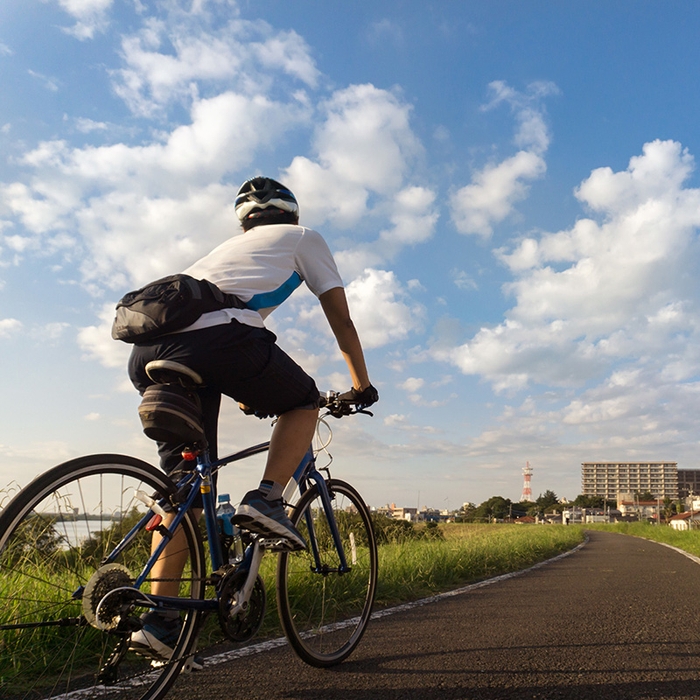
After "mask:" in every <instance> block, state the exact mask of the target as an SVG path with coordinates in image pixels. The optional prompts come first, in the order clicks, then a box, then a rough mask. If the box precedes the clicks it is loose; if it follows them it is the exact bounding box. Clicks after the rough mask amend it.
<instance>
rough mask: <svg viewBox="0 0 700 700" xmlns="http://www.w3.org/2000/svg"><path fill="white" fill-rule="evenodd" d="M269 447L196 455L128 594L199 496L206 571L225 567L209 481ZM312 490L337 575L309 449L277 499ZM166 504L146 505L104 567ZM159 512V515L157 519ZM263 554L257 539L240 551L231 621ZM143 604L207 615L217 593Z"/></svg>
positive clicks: (336, 538)
mask: <svg viewBox="0 0 700 700" xmlns="http://www.w3.org/2000/svg"><path fill="white" fill-rule="evenodd" d="M269 447H270V443H269V442H264V443H260V444H259V445H254V446H252V447H249V448H246V449H244V450H241V451H240V452H236V453H234V454H232V455H228V456H227V457H223V458H222V459H219V460H215V461H214V462H211V461H210V459H209V452H208V450H203V451H202V452H201V453H199V454H198V455H197V460H196V466H195V468H194V470H193V472H192V474H190V475H187V476H186V477H184V478H183V479H182V480H181V481H180V482H179V483H178V484H177V487H178V489H181V488H183V487H186V488H188V489H189V492H188V493H187V496H186V497H185V499H184V500H183V501H182V502H181V503H180V504H179V505H178V507H177V510H176V512H175V516H174V518H173V519H172V520H171V521H170V523H169V524H168V526H167V527H165V526H163V525H161V524H158V526H157V527H155V528H153V529H156V530H158V531H159V532H160V533H161V535H163V537H162V539H161V541H160V543H159V545H158V546H157V547H156V549H155V550H154V551H153V552H152V553H151V556H150V558H149V559H148V561H147V562H146V564H145V566H144V567H143V569H142V570H141V572H140V573H139V575H138V577H137V578H136V580H135V581H134V584H133V585H134V588H137V589H138V588H140V587H141V585H142V584H143V583H144V581H145V580H146V578H147V577H148V574H149V573H150V571H151V569H152V568H153V566H154V564H155V562H156V561H157V560H158V558H159V557H160V555H161V554H162V553H163V550H164V549H165V547H166V546H167V544H168V542H169V541H170V540H171V539H172V536H173V533H174V532H175V531H176V530H177V528H178V527H179V525H180V523H181V522H182V520H183V518H184V517H185V515H186V514H187V513H188V512H189V510H190V509H191V508H192V505H193V503H194V501H195V499H196V497H197V494H201V496H202V503H203V509H204V519H205V526H206V531H207V539H208V542H209V554H210V557H211V563H212V571H218V570H220V569H222V567H224V565H225V564H226V562H225V561H224V558H223V552H222V549H221V546H220V544H219V533H218V528H217V520H216V506H215V500H214V497H215V489H214V488H213V485H212V482H213V478H212V477H213V475H214V474H215V473H216V472H217V471H218V470H219V469H221V468H222V467H224V466H226V465H227V464H230V463H232V462H237V461H240V460H242V459H245V458H247V457H251V456H253V455H256V454H260V453H262V452H266V451H267V450H268V449H269ZM313 485H316V487H317V488H318V491H319V495H320V497H321V502H322V504H323V509H324V511H325V515H326V518H327V520H328V523H329V525H330V529H331V536H332V538H333V543H334V545H335V548H336V550H337V552H338V558H339V562H340V566H339V573H341V574H342V573H345V572H347V571H349V570H350V568H349V567H348V564H347V560H346V558H345V552H344V549H343V545H342V542H341V537H340V533H339V531H338V526H337V524H336V521H335V517H334V515H333V506H332V503H331V495H330V493H329V492H328V488H327V486H326V481H325V479H324V478H323V475H322V474H321V473H320V472H319V471H318V470H317V469H316V459H315V456H314V452H313V448H312V447H311V446H310V447H309V449H308V450H307V452H306V454H305V455H304V457H303V458H302V460H301V462H300V463H299V466H298V467H297V469H296V471H295V472H294V475H293V476H292V478H291V479H290V481H289V483H288V484H287V486H286V487H285V490H284V494H283V498H284V500H285V501H289V500H290V499H291V498H292V497H293V495H294V492H295V491H296V489H297V488H298V489H299V491H300V493H301V494H304V493H305V492H306V491H307V489H309V488H312V486H313ZM168 506H169V504H167V502H166V501H165V499H163V500H161V502H160V503H155V502H152V503H151V504H150V509H149V511H148V512H147V513H146V514H145V515H144V517H143V518H141V520H140V521H139V522H138V523H137V524H136V525H135V526H134V527H133V528H132V529H131V530H130V531H129V532H128V533H127V535H126V536H125V537H124V538H123V539H122V541H121V542H120V543H119V544H118V545H117V546H116V547H115V549H114V550H112V552H111V553H110V555H109V556H108V557H106V558H105V560H104V562H103V563H104V564H109V563H111V562H113V561H115V560H116V559H117V557H118V556H119V554H120V553H121V552H122V551H123V550H124V549H125V548H126V547H127V546H128V545H129V543H130V542H131V540H132V539H133V538H134V537H135V536H136V535H137V533H139V532H140V531H141V530H143V529H144V528H146V527H147V525H148V524H149V522H150V521H151V520H152V519H153V518H154V516H157V515H159V514H160V513H163V508H164V507H168ZM159 511H160V513H159ZM306 521H307V526H308V531H309V539H310V542H309V545H310V547H311V551H312V554H313V558H314V562H315V567H314V569H313V570H314V571H315V572H316V573H321V572H322V567H321V560H320V555H319V551H318V547H317V544H316V538H315V536H314V534H313V533H314V529H313V523H312V519H311V514H310V513H307V514H306ZM264 551H265V550H264V548H263V547H262V546H261V544H260V541H259V539H258V538H256V539H255V540H254V542H253V543H252V544H251V545H249V546H248V547H247V549H246V551H245V554H244V558H243V561H242V562H241V563H240V564H239V565H238V567H237V569H238V570H242V571H248V575H247V577H246V581H245V583H244V585H243V587H242V589H241V591H240V592H239V594H238V595H237V596H236V602H235V604H234V606H233V608H232V610H231V614H232V615H234V614H236V612H237V611H238V609H239V608H243V607H244V605H245V603H246V602H247V601H248V599H249V597H250V594H251V592H252V590H253V586H254V584H255V580H256V578H257V575H258V570H259V566H260V562H261V560H262V556H263V554H264ZM143 595H144V598H145V600H146V601H148V604H149V606H151V607H154V608H167V609H170V610H200V611H211V610H215V609H216V608H217V607H218V593H217V598H213V599H208V600H196V599H192V598H177V597H170V596H159V595H151V594H150V593H149V594H143Z"/></svg>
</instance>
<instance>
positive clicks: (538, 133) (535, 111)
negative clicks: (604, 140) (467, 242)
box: [450, 81, 557, 238]
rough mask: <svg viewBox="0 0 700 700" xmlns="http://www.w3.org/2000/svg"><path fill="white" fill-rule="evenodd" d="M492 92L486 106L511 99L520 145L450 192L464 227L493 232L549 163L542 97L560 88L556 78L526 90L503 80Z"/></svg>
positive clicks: (457, 221)
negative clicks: (508, 155)
mask: <svg viewBox="0 0 700 700" xmlns="http://www.w3.org/2000/svg"><path fill="white" fill-rule="evenodd" d="M489 88H490V90H491V92H492V94H493V98H492V100H491V101H490V102H489V103H488V104H487V105H485V106H484V109H485V110H489V109H493V108H495V107H496V106H498V105H500V104H501V103H504V102H505V103H507V104H509V105H510V107H511V109H512V110H513V112H514V114H515V118H516V121H517V124H518V128H517V131H516V134H515V138H514V143H515V145H516V146H517V147H519V148H520V150H519V151H518V152H517V153H516V154H515V155H513V156H510V157H509V158H506V159H504V160H503V161H501V162H499V163H489V164H487V165H486V166H485V167H484V168H483V169H482V170H480V171H478V172H476V173H474V175H473V176H472V181H471V183H470V184H469V185H466V186H464V187H461V188H460V189H458V190H457V191H456V192H454V193H453V194H452V196H451V197H450V208H451V212H452V221H453V223H454V225H455V227H456V228H457V230H458V231H459V232H460V233H465V234H478V235H480V236H482V237H484V238H488V237H489V236H490V235H491V234H492V233H493V225H494V224H497V223H499V222H501V221H503V220H504V219H505V218H506V217H508V216H509V215H510V214H511V212H512V211H513V209H514V206H515V204H516V203H517V202H519V201H521V200H523V199H524V198H525V197H526V196H527V193H528V189H529V183H530V182H531V181H532V180H535V179H537V178H540V177H542V175H544V173H545V171H546V169H547V166H546V163H545V160H544V158H543V155H544V153H545V152H546V150H547V148H548V146H549V131H548V128H547V125H546V122H545V118H544V111H543V110H544V108H543V107H542V104H541V101H542V99H543V98H544V97H546V96H548V95H551V94H554V93H556V92H557V88H556V86H555V85H554V84H552V83H543V82H537V83H532V84H531V85H529V86H528V89H527V91H526V92H525V93H520V92H518V91H517V90H514V89H513V88H511V87H509V86H508V85H507V84H506V83H504V82H502V81H495V82H493V83H491V84H490V86H489Z"/></svg>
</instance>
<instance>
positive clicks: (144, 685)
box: [0, 455, 204, 700]
mask: <svg viewBox="0 0 700 700" xmlns="http://www.w3.org/2000/svg"><path fill="white" fill-rule="evenodd" d="M174 490H175V487H174V485H173V483H172V482H171V481H170V480H169V479H168V478H167V477H166V476H165V474H163V473H162V472H160V471H159V470H157V469H155V468H154V467H152V466H150V465H149V464H146V463H145V462H142V461H141V460H137V459H133V458H131V457H125V456H122V455H92V456H88V457H81V458H79V459H74V460H71V461H70V462H66V463H64V464H61V465H59V466H57V467H54V468H53V469H51V470H49V471H48V472H46V473H45V474H43V475H41V476H40V477H38V478H37V479H35V480H34V481H33V482H32V483H31V484H29V485H28V486H27V487H26V488H25V489H23V490H22V491H20V492H19V494H18V495H17V496H15V498H14V499H13V500H12V501H11V502H10V503H9V504H8V505H7V507H6V508H5V509H4V510H3V511H2V513H1V514H0V697H3V698H12V699H13V700H15V699H17V700H19V699H20V698H22V699H24V698H32V699H33V698H64V697H70V698H73V697H75V698H102V697H103V696H104V697H108V698H119V700H156V698H160V697H162V695H163V694H164V693H165V692H166V691H167V689H168V688H169V687H170V685H171V684H172V683H173V682H174V680H175V679H176V678H177V676H178V674H179V672H180V669H181V668H182V666H183V664H184V663H185V661H186V658H187V654H188V652H189V651H190V650H191V648H192V646H193V644H194V643H195V642H196V634H197V629H198V622H199V615H198V614H197V613H195V612H194V611H188V612H186V613H183V614H182V616H181V619H180V633H179V635H178V638H177V641H175V642H173V644H174V652H173V655H172V659H171V661H170V662H169V663H165V664H164V665H161V666H160V667H159V668H153V666H152V665H151V660H150V659H149V658H147V657H145V656H143V655H139V654H136V653H134V652H131V651H129V629H131V628H132V627H131V626H133V624H134V623H135V621H137V619H138V616H139V613H142V612H143V611H144V610H145V609H146V608H145V606H144V602H143V597H142V596H141V597H140V599H139V601H137V602H136V603H135V607H130V602H133V600H134V598H135V597H139V596H138V594H137V593H136V592H135V589H134V588H133V587H131V584H132V582H133V580H134V579H135V578H136V576H137V575H138V574H139V573H140V571H141V569H142V568H143V566H144V564H145V563H146V561H147V560H148V557H149V554H150V546H151V545H150V541H151V536H150V534H149V533H148V532H146V531H143V530H142V531H139V532H138V534H136V535H135V536H134V537H133V538H132V540H131V542H130V544H129V545H128V546H125V547H124V548H123V549H122V552H121V554H120V555H119V557H118V558H117V559H116V560H115V561H114V562H110V563H106V560H105V557H107V556H108V555H109V553H110V552H111V551H112V550H113V549H114V547H115V546H116V545H117V544H118V543H119V542H120V541H121V540H122V538H123V537H124V536H125V535H126V534H127V533H128V532H129V531H130V530H131V529H132V528H133V526H134V525H135V524H136V523H137V522H139V521H140V520H141V519H143V518H144V516H145V514H146V512H147V511H148V508H147V507H146V506H145V505H144V504H143V502H142V499H140V498H139V497H138V495H137V494H138V492H144V493H146V494H148V495H149V496H152V495H153V496H155V497H156V498H160V497H167V496H168V495H170V494H172V493H173V492H174ZM181 527H182V528H183V530H184V532H185V535H186V537H185V541H186V544H185V546H186V548H187V555H186V557H187V563H186V566H185V571H184V573H183V575H182V578H181V580H180V596H184V597H188V598H201V597H203V589H204V555H203V549H202V541H201V537H200V535H199V530H198V528H197V524H196V522H195V520H194V519H193V518H192V517H191V516H190V515H189V514H188V516H187V517H186V518H185V519H184V520H183V521H182V526H181ZM150 583H151V581H150V580H148V579H147V580H146V583H145V585H144V586H142V587H141V591H143V592H144V593H148V592H149V591H150ZM127 611H130V612H127ZM96 617H97V618H100V619H101V622H102V623H103V625H102V629H99V628H97V627H96V626H95V625H94V622H95V619H96ZM118 620H122V624H120V625H117V624H116V622H117V621H118ZM105 621H106V623H105ZM112 622H114V624H113V625H112V624H110V623H112ZM123 623H126V629H124V624H123ZM136 624H138V622H136ZM120 627H121V629H120Z"/></svg>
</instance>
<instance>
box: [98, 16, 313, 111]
mask: <svg viewBox="0 0 700 700" xmlns="http://www.w3.org/2000/svg"><path fill="white" fill-rule="evenodd" d="M206 20H207V16H206V13H201V14H194V13H191V14H187V15H178V17H177V19H175V18H173V17H170V18H169V20H168V21H164V20H161V19H155V18H149V19H148V20H147V21H146V22H145V23H144V26H143V27H142V28H141V30H140V31H139V32H137V33H135V34H131V35H128V36H125V37H124V38H123V39H122V54H123V58H124V63H125V67H124V68H121V69H119V70H116V71H113V73H112V77H113V80H114V89H115V91H116V93H117V94H118V95H119V96H120V97H121V98H122V99H123V100H124V101H125V102H126V104H127V105H128V106H129V108H130V109H131V110H132V111H133V112H134V113H135V114H138V115H141V116H151V115H153V114H156V113H158V112H159V111H160V110H162V109H163V108H165V107H167V106H168V105H169V104H170V103H171V102H172V101H174V100H183V99H184V100H185V101H189V100H190V99H191V98H192V96H193V95H194V96H196V95H197V94H198V91H199V90H201V89H211V88H214V89H216V86H224V85H226V86H228V89H231V86H234V89H236V90H237V91H239V92H241V93H242V94H247V95H255V94H265V93H267V92H268V91H269V90H270V89H271V87H272V86H273V85H276V86H277V89H276V92H277V93H278V94H280V93H282V94H285V95H287V94H289V93H290V92H293V90H291V89H290V86H287V83H288V82H289V81H288V80H283V79H280V80H278V81H277V82H275V81H276V76H275V71H280V72H281V73H283V74H285V75H286V76H288V77H291V78H293V79H294V80H295V81H299V82H300V83H301V84H302V85H306V86H309V87H314V86H315V85H316V84H317V82H318V80H319V77H320V73H319V71H318V69H317V68H316V66H315V63H314V60H313V58H312V57H311V54H310V50H309V47H308V45H307V44H306V42H305V41H304V39H303V38H302V37H301V36H299V35H298V34H297V33H296V32H294V31H293V30H292V31H277V30H275V29H274V28H273V27H271V26H270V25H269V24H268V23H267V22H264V21H256V22H249V21H243V20H238V19H234V20H231V21H229V22H228V23H227V24H226V25H225V26H223V27H221V28H217V29H214V28H212V27H211V26H208V25H207V21H206ZM296 84H297V85H298V83H296Z"/></svg>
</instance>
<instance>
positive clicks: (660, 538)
mask: <svg viewBox="0 0 700 700" xmlns="http://www.w3.org/2000/svg"><path fill="white" fill-rule="evenodd" d="M586 529H589V530H603V531H604V532H619V533H621V534H623V535H632V536H633V537H642V538H644V539H646V540H653V541H654V542H663V543H665V544H670V545H673V546H674V547H678V549H682V550H683V551H684V552H688V553H689V554H693V555H695V556H697V557H700V530H674V529H673V528H672V527H669V526H668V525H660V526H659V525H651V524H649V523H610V524H607V523H596V524H595V525H586Z"/></svg>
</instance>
